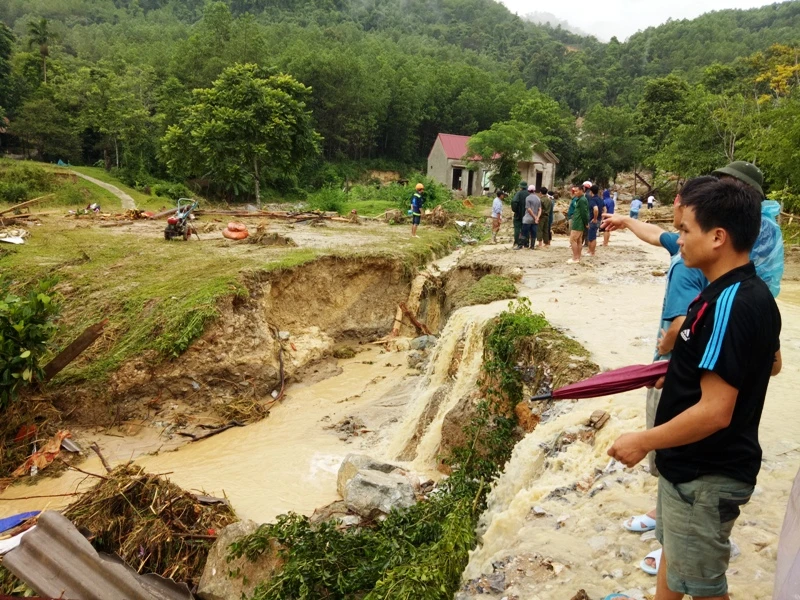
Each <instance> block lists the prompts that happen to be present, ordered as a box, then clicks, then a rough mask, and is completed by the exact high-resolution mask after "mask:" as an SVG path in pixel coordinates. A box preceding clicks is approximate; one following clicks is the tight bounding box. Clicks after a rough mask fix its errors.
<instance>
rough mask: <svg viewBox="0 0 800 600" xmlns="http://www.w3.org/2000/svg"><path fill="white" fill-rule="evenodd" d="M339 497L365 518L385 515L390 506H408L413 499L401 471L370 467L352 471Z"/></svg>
mask: <svg viewBox="0 0 800 600" xmlns="http://www.w3.org/2000/svg"><path fill="white" fill-rule="evenodd" d="M342 497H343V498H344V502H345V504H346V505H347V508H349V509H350V510H352V511H353V512H356V513H358V514H359V515H361V516H362V517H365V518H367V519H376V518H378V517H379V516H381V515H388V514H389V513H390V512H391V510H392V509H393V508H408V507H409V506H412V505H413V504H414V503H415V502H416V501H417V498H416V495H415V494H414V488H413V487H412V486H411V484H410V483H409V481H408V479H406V477H405V476H404V475H401V474H399V473H381V472H380V471H372V470H361V471H359V472H358V473H356V474H355V476H354V477H353V478H352V479H351V480H350V481H348V482H347V485H346V486H345V488H344V494H343V495H342Z"/></svg>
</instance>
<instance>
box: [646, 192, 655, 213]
mask: <svg viewBox="0 0 800 600" xmlns="http://www.w3.org/2000/svg"><path fill="white" fill-rule="evenodd" d="M655 201H656V197H655V196H653V194H650V195H649V196H648V197H647V209H648V210H653V204H654V203H655Z"/></svg>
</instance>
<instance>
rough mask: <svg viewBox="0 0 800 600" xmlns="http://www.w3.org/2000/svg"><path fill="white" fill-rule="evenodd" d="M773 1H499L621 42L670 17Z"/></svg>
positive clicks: (747, 6) (525, 11)
mask: <svg viewBox="0 0 800 600" xmlns="http://www.w3.org/2000/svg"><path fill="white" fill-rule="evenodd" d="M774 1H775V0H772V1H767V2H758V1H757V0H670V1H669V2H663V1H661V0H557V1H553V2H531V1H530V0H501V2H502V3H503V4H505V5H506V6H507V7H508V8H509V9H510V10H511V12H515V13H517V14H518V15H520V16H524V15H526V14H529V13H532V12H537V11H541V12H549V13H552V14H554V15H555V16H556V17H558V18H559V19H563V20H565V21H568V22H569V23H570V24H571V25H574V26H576V27H579V28H580V29H582V30H584V31H586V32H588V33H591V34H593V35H594V36H596V37H597V38H598V39H601V40H603V41H607V40H609V39H611V36H614V35H616V36H617V38H618V39H619V40H620V41H624V40H625V39H626V38H627V37H629V36H630V35H632V34H634V33H636V32H637V31H639V30H640V29H646V28H647V27H650V26H651V25H660V24H661V23H664V22H665V21H666V20H667V19H669V18H670V17H671V18H672V19H674V20H678V19H693V18H694V17H697V16H699V15H701V14H703V13H706V12H710V11H712V10H721V9H724V8H754V7H756V6H764V5H765V4H772V3H773V2H774Z"/></svg>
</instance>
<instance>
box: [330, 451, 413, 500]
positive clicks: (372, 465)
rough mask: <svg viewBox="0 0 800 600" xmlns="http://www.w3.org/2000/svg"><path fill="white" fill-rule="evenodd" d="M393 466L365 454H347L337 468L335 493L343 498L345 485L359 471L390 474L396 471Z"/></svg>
mask: <svg viewBox="0 0 800 600" xmlns="http://www.w3.org/2000/svg"><path fill="white" fill-rule="evenodd" d="M397 468H398V467H396V466H395V465H390V464H389V463H384V462H380V461H379V460H375V459H373V458H370V457H369V456H367V455H366V454H348V455H347V456H345V457H344V460H343V461H342V464H341V466H340V467H339V474H338V475H337V477H336V491H337V492H339V495H340V496H341V497H342V498H344V492H345V487H346V486H347V483H348V482H349V481H350V480H351V479H352V478H353V477H355V475H356V473H358V472H359V471H361V470H371V471H380V472H381V473H391V472H392V471H394V470H395V469H397Z"/></svg>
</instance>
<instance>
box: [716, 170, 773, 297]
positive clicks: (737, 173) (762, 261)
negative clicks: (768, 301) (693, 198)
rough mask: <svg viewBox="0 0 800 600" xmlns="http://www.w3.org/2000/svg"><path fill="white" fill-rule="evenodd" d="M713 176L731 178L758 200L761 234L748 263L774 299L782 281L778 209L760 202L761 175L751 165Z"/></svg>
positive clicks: (769, 201)
mask: <svg viewBox="0 0 800 600" xmlns="http://www.w3.org/2000/svg"><path fill="white" fill-rule="evenodd" d="M713 175H716V176H717V177H719V178H720V179H724V178H732V179H737V180H739V181H741V182H742V183H744V184H747V185H749V186H750V187H752V188H753V189H754V190H756V191H757V192H758V193H759V195H760V196H761V198H762V202H761V230H760V232H759V234H758V239H756V243H755V246H753V249H752V251H751V252H750V260H752V261H753V264H754V265H755V267H756V273H757V274H758V276H759V277H760V278H761V279H762V280H763V281H764V283H766V284H767V286H768V287H769V291H770V292H772V295H773V296H774V297H776V298H777V297H778V294H779V293H780V291H781V278H782V277H783V233H782V232H781V228H780V226H779V225H778V220H777V219H778V215H779V214H780V212H781V206H780V204H778V203H777V202H775V201H774V200H766V199H764V189H763V187H762V186H763V185H764V174H763V173H762V172H761V169H759V168H758V167H757V166H755V165H754V164H753V163H749V162H747V161H744V160H736V161H734V162H732V163H730V164H729V165H726V166H724V167H722V168H721V169H717V170H716V171H714V173H713Z"/></svg>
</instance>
